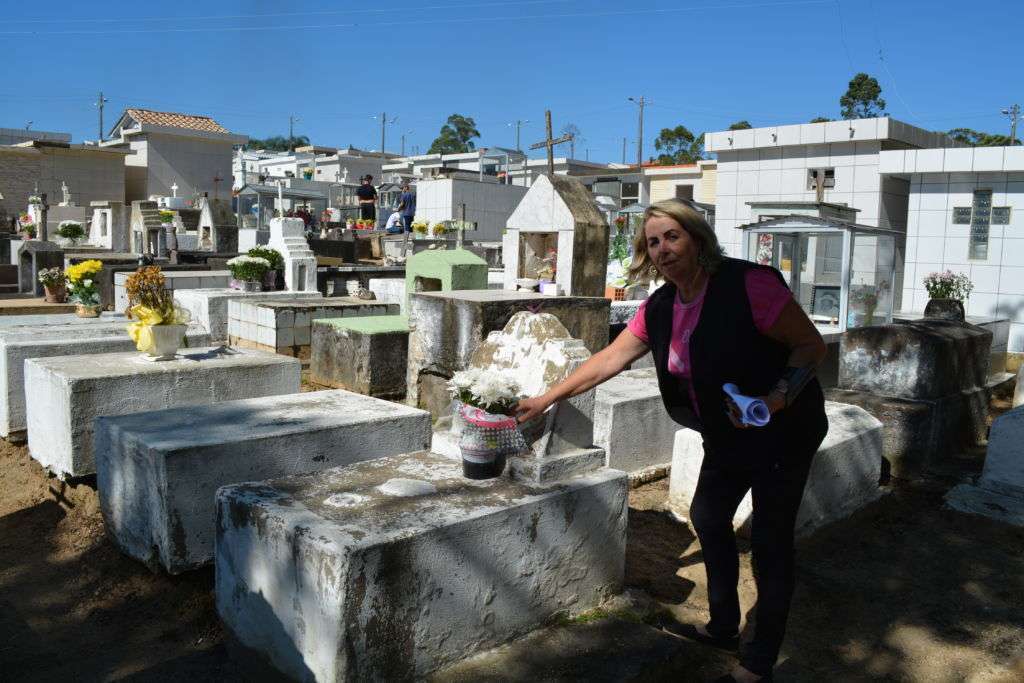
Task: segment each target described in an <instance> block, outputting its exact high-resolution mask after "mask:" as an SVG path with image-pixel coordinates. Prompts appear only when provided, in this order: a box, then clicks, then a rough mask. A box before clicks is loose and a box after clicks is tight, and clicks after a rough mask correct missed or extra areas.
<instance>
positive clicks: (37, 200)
mask: <svg viewBox="0 0 1024 683" xmlns="http://www.w3.org/2000/svg"><path fill="white" fill-rule="evenodd" d="M28 203H29V204H42V203H43V198H42V197H40V196H39V195H37V194H30V195H29V196H28Z"/></svg>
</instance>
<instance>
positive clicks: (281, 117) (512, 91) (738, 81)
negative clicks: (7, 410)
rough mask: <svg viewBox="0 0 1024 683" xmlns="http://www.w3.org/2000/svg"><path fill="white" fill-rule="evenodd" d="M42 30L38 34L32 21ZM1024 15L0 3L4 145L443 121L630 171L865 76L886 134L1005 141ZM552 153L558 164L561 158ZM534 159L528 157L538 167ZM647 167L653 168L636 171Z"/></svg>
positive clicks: (935, 7)
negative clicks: (663, 133)
mask: <svg viewBox="0 0 1024 683" xmlns="http://www.w3.org/2000/svg"><path fill="white" fill-rule="evenodd" d="M44 8H45V10H47V11H48V12H49V13H48V14H40V11H41V10H43V9H44ZM1022 8H1024V4H1022V3H1020V2H1009V1H1006V2H995V1H987V0H974V1H973V2H971V3H970V4H968V3H964V2H957V3H953V2H920V1H917V0H913V1H899V0H888V1H886V0H764V1H763V2H758V1H756V0H723V1H721V2H716V1H712V0H679V1H677V2H670V1H668V0H634V1H633V2H623V1H622V0H618V1H610V0H421V1H420V2H411V1H410V0H395V2H390V3H377V4H374V3H369V2H363V3H355V2H326V1H325V0H297V1H295V2H290V3H282V2H279V1H278V2H273V1H271V0H253V1H250V2H242V1H227V2H197V1H195V0H179V1H178V2H175V3H155V2H139V1H135V2H80V1H78V2H70V1H66V0H51V1H50V2H47V3H28V2H24V1H22V0H18V1H14V0H0V40H2V42H3V45H4V46H5V49H4V57H3V60H2V63H0V76H2V78H0V97H2V99H0V127H12V128H19V127H24V126H25V125H26V123H27V122H29V121H32V127H33V128H35V129H40V130H56V131H66V132H70V133H71V134H72V136H73V139H74V140H75V141H76V142H77V141H81V140H83V139H95V137H96V133H97V112H96V108H95V107H94V106H93V102H95V100H96V96H97V93H98V91H100V90H102V91H103V92H104V94H105V96H106V97H107V98H109V100H110V102H109V103H108V105H107V110H106V124H107V125H108V126H109V124H110V123H112V122H113V120H114V119H115V118H116V117H117V116H118V114H119V113H120V112H121V110H122V109H124V108H125V107H129V106H140V107H147V108H151V109H161V110H166V111H183V112H188V113H196V114H207V115H210V116H213V117H214V118H216V119H217V120H218V121H219V122H221V123H222V124H223V125H225V126H227V127H228V128H230V129H231V130H232V131H235V132H239V133H243V134H248V135H251V136H254V137H264V136H268V135H274V134H287V131H288V116H289V115H290V114H293V115H295V116H297V117H298V118H299V119H300V120H299V123H298V124H296V133H297V134H303V135H307V136H308V137H309V138H310V139H311V140H313V141H314V142H315V143H317V144H322V145H330V146H344V145H348V144H352V145H355V146H357V147H364V148H367V149H377V148H379V146H380V124H379V122H378V119H374V118H371V117H373V116H374V115H377V116H379V113H380V112H381V111H386V112H387V114H388V118H389V119H390V118H392V117H394V116H397V118H398V120H397V122H396V123H395V124H394V125H390V126H388V133H387V137H388V142H387V145H386V147H387V149H388V151H396V152H397V151H399V150H398V147H399V136H400V135H402V134H406V137H407V142H406V151H407V152H411V151H412V149H413V146H414V145H418V146H419V149H420V150H421V151H425V150H426V149H427V147H428V146H429V145H430V142H431V140H433V138H434V137H435V136H436V134H437V131H438V129H439V128H440V126H441V125H442V124H443V123H444V120H445V118H446V117H447V116H448V115H449V114H452V113H460V114H464V115H467V116H471V117H473V118H474V119H475V120H476V122H477V124H478V128H479V129H480V131H481V133H482V136H481V139H480V140H479V141H478V144H479V145H502V146H512V145H513V143H514V139H515V138H514V135H515V132H514V128H512V127H510V126H509V125H508V124H509V122H513V121H515V120H517V119H527V120H529V121H530V123H529V124H527V125H525V126H524V127H523V132H522V136H523V146H524V147H525V146H526V143H528V142H534V141H537V140H540V139H542V138H543V135H544V128H543V120H544V110H545V109H546V108H550V109H551V110H552V113H553V117H554V126H555V130H556V133H557V131H558V130H559V129H560V128H561V127H562V126H564V125H565V124H567V123H574V124H575V125H576V126H577V127H578V128H579V129H580V132H581V135H582V137H583V140H582V141H581V142H580V143H579V144H578V145H577V150H576V156H577V157H579V158H585V156H586V155H587V154H588V153H589V157H590V159H592V160H597V161H620V160H621V157H622V138H623V137H626V138H628V140H629V143H628V144H629V150H628V157H629V159H631V160H632V159H635V155H636V151H635V146H634V141H635V139H636V133H637V125H636V124H637V116H636V114H637V108H636V106H635V105H633V104H632V103H631V102H629V101H628V100H627V98H628V97H630V96H634V97H638V96H640V95H644V96H645V97H647V98H648V99H649V100H650V101H651V105H650V106H649V107H648V108H647V116H646V120H645V136H644V137H645V141H644V147H645V150H646V151H647V152H652V151H653V150H652V144H653V140H654V138H655V136H656V135H657V132H658V130H659V129H661V128H662V127H666V126H675V125H677V124H680V123H682V124H684V125H686V126H687V127H688V128H690V129H691V130H693V131H695V132H700V131H711V130H721V129H723V128H726V127H727V126H728V125H729V124H730V123H732V122H733V121H736V120H738V119H747V120H749V121H750V122H751V123H752V124H754V125H755V126H758V125H775V124H786V123H800V122H806V121H808V120H809V119H811V118H813V117H814V116H819V115H822V116H830V117H837V116H838V110H839V105H838V99H839V96H840V95H841V94H842V93H843V92H844V91H845V89H846V84H847V82H848V81H849V79H850V77H851V76H852V75H853V74H854V73H856V72H857V71H866V72H868V73H870V74H872V75H874V76H876V77H877V78H878V80H879V82H880V83H881V85H882V88H883V93H882V96H883V97H884V98H885V99H886V100H887V102H888V111H889V113H890V114H891V115H892V116H893V117H895V118H898V119H901V120H904V121H907V122H908V123H911V124H915V125H919V126H922V127H925V128H929V129H934V130H947V129H949V128H953V127H959V126H963V127H970V128H975V129H979V130H985V131H988V132H1000V133H1006V132H1008V122H1007V120H1006V119H1005V117H1003V116H1001V115H1000V113H999V112H1000V109H1002V108H1004V107H1006V106H1008V105H1009V104H1011V103H1013V102H1021V103H1022V104H1024V87H1022V86H1024V76H1022V73H1024V72H1022V63H1024V52H1022V51H1021V49H1020V41H1019V35H1020V33H1019V26H1020V25H1021V19H1022V14H1024V9H1022ZM567 152H568V149H565V152H564V153H567ZM537 156H542V154H537ZM645 156H647V155H646V154H645Z"/></svg>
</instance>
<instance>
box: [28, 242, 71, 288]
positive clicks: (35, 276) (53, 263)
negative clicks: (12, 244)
mask: <svg viewBox="0 0 1024 683" xmlns="http://www.w3.org/2000/svg"><path fill="white" fill-rule="evenodd" d="M63 267H64V250H63V249H62V248H61V247H59V246H57V245H56V244H54V243H53V242H42V241H40V240H28V241H27V242H24V243H23V244H22V245H21V249H20V250H19V251H18V291H19V292H21V293H22V294H35V295H36V296H42V295H43V283H41V282H40V281H39V271H40V270H43V269H44V268H63Z"/></svg>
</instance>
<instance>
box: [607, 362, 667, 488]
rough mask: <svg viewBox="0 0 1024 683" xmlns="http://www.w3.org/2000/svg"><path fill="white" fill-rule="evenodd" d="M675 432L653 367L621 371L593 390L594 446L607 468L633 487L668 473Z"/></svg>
mask: <svg viewBox="0 0 1024 683" xmlns="http://www.w3.org/2000/svg"><path fill="white" fill-rule="evenodd" d="M680 428H681V427H680V425H679V424H677V423H676V422H675V421H674V420H672V418H671V417H669V415H668V411H666V410H665V405H664V403H663V402H662V400H661V391H660V390H659V389H658V377H657V375H656V374H655V371H654V368H642V369H636V370H626V371H625V372H622V373H620V374H619V375H618V376H616V377H613V378H612V379H610V380H608V381H607V382H605V383H604V384H601V385H599V386H598V387H597V389H596V392H595V395H594V444H595V445H596V446H600V447H601V448H602V449H604V452H605V456H606V459H605V464H606V465H608V467H614V468H615V469H617V470H623V471H624V472H627V473H629V475H630V477H631V478H632V479H634V480H636V481H638V482H642V481H644V480H646V479H650V478H653V477H655V476H661V475H663V474H664V473H665V472H667V471H668V469H669V467H670V466H671V464H672V454H673V449H674V446H675V438H676V432H677V431H679V429H680Z"/></svg>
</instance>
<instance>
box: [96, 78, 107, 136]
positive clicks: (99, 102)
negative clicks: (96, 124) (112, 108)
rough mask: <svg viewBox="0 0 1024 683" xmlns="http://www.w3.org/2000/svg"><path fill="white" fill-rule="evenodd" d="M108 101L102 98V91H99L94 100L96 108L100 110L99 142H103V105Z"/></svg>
mask: <svg viewBox="0 0 1024 683" xmlns="http://www.w3.org/2000/svg"><path fill="white" fill-rule="evenodd" d="M109 101H110V100H108V99H106V98H105V97H103V91H102V90H100V96H99V98H98V99H97V100H96V108H97V109H99V110H100V138H99V140H100V142H103V105H104V104H106V103H107V102H109Z"/></svg>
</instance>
